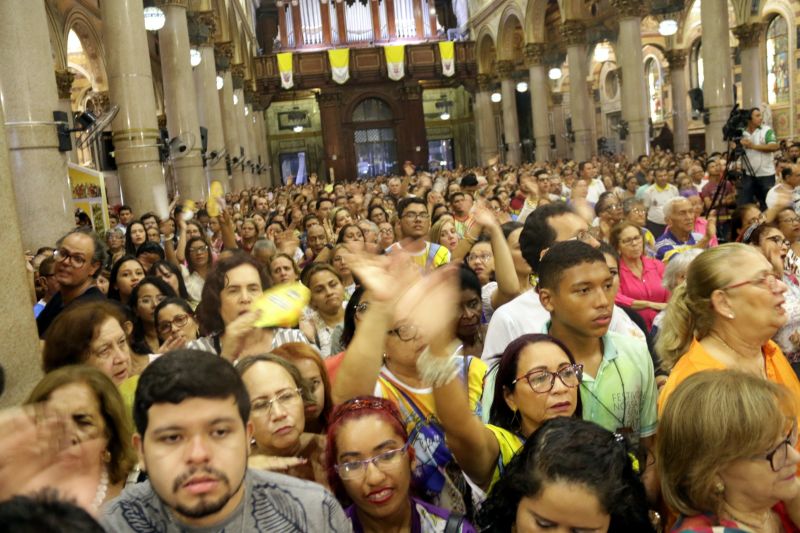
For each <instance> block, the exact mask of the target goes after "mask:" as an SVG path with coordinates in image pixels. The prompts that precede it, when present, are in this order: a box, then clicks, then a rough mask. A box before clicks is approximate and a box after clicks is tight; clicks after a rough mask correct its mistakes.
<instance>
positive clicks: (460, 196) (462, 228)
mask: <svg viewBox="0 0 800 533" xmlns="http://www.w3.org/2000/svg"><path fill="white" fill-rule="evenodd" d="M449 200H450V206H451V208H452V209H453V218H454V219H455V221H456V233H458V236H459V238H462V239H463V238H464V235H465V234H466V233H467V230H468V229H469V227H470V226H471V225H472V217H470V215H469V212H470V210H471V209H472V202H473V200H472V196H470V195H469V194H467V193H465V192H463V191H457V192H454V193H453V194H451V195H450V198H449Z"/></svg>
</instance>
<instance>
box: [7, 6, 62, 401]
mask: <svg viewBox="0 0 800 533" xmlns="http://www.w3.org/2000/svg"><path fill="white" fill-rule="evenodd" d="M42 8H44V4H42ZM2 10H3V8H2V6H0V12H2ZM0 24H2V23H0ZM42 29H43V30H44V32H45V33H47V27H46V26H45V27H43V28H42ZM50 68H52V65H50ZM3 88H5V86H3ZM4 95H5V93H4ZM4 123H5V119H4V116H3V108H2V107H0V203H2V205H4V206H5V208H4V209H3V216H2V224H3V230H2V231H0V250H3V253H4V255H5V265H4V268H3V269H0V307H2V309H5V310H6V312H4V313H0V343H2V345H3V356H2V358H0V359H2V366H3V370H4V372H5V384H6V386H5V392H3V393H2V395H0V407H2V408H5V407H13V406H16V405H19V404H20V403H22V402H23V401H24V400H25V398H26V397H27V396H28V394H30V392H31V389H32V388H33V387H34V385H36V383H37V382H38V381H39V379H40V378H41V376H42V369H41V366H40V365H39V360H40V358H41V356H40V348H39V335H38V333H37V332H36V320H35V319H34V318H33V313H32V312H30V309H31V308H32V306H33V298H32V297H33V294H32V292H31V290H30V281H29V279H28V271H27V270H26V268H25V254H24V248H23V241H22V238H21V236H22V234H23V232H22V227H21V224H20V223H21V220H20V219H19V217H18V216H17V202H18V200H19V198H18V197H17V196H18V195H17V194H15V189H17V184H16V183H15V179H16V178H15V176H14V173H13V172H12V169H11V164H12V163H11V159H12V158H13V157H15V156H16V154H14V152H13V151H12V150H10V146H9V145H10V141H11V140H12V137H11V136H10V135H9V136H8V137H6V134H7V131H6V128H5V126H4ZM29 200H32V199H31V198H29ZM39 207H40V208H44V207H46V206H44V205H42V204H39ZM48 216H50V214H49V213H44V212H41V213H40V216H39V219H38V221H37V224H40V225H43V226H45V225H47V224H44V222H45V220H46V219H47V217H48ZM25 248H29V247H28V246H27V245H26V246H25ZM31 248H32V247H31ZM23 308H24V309H23ZM14 310H19V311H20V312H15V311H14ZM22 311H27V312H22Z"/></svg>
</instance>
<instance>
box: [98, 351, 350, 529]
mask: <svg viewBox="0 0 800 533" xmlns="http://www.w3.org/2000/svg"><path fill="white" fill-rule="evenodd" d="M249 415H250V398H249V396H248V394H247V390H246V389H245V386H244V383H243V382H242V379H241V378H240V377H239V375H238V374H237V373H236V370H235V369H234V368H233V366H232V365H231V364H230V363H228V362H227V361H226V360H224V359H222V358H220V357H218V356H216V355H212V354H208V353H205V352H200V351H196V350H179V351H175V352H172V353H169V354H167V355H164V356H162V357H160V358H159V359H157V360H156V361H154V362H153V363H152V364H150V365H149V366H148V367H147V368H146V369H145V371H144V372H143V373H142V375H141V378H140V380H139V385H138V387H137V389H136V399H135V402H134V412H133V418H134V421H135V424H136V434H135V435H134V437H133V442H134V446H135V447H136V450H137V453H138V455H139V461H140V464H141V465H142V467H143V469H144V470H145V471H146V472H147V474H148V480H147V481H145V482H142V483H138V484H136V485H133V486H131V487H130V488H128V489H127V490H125V491H124V492H123V493H122V494H121V495H120V496H119V497H118V498H117V499H115V500H113V501H112V502H110V503H109V505H108V506H107V508H106V512H105V517H104V522H105V525H106V526H107V527H108V529H109V530H110V531H115V532H118V533H124V532H127V531H131V532H137V533H139V532H141V531H145V530H147V531H164V532H173V531H174V532H178V531H186V530H189V529H192V530H193V529H202V528H209V527H212V526H213V528H214V529H215V530H219V531H221V530H225V531H330V532H343V533H344V532H347V531H350V529H351V528H350V522H349V521H348V520H347V518H346V517H345V515H344V512H343V511H342V508H341V507H340V506H339V503H338V502H337V501H336V499H335V498H334V497H333V495H332V494H330V493H329V492H328V491H326V490H325V489H324V488H322V486H320V485H318V484H316V483H311V482H308V481H303V480H300V479H297V478H294V477H288V476H284V475H281V474H274V473H270V472H268V471H263V470H250V469H248V468H247V459H248V455H249V449H250V439H251V438H252V436H253V425H252V423H251V422H248V417H249Z"/></svg>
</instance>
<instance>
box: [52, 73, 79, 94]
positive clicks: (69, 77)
mask: <svg viewBox="0 0 800 533" xmlns="http://www.w3.org/2000/svg"><path fill="white" fill-rule="evenodd" d="M74 80H75V74H74V73H72V72H70V71H69V70H56V86H57V87H58V99H59V100H69V99H70V98H71V97H72V82H73V81H74Z"/></svg>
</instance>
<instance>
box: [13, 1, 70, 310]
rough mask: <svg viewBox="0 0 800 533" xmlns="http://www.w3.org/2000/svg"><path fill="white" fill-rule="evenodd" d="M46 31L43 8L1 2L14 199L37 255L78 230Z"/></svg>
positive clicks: (39, 4)
mask: <svg viewBox="0 0 800 533" xmlns="http://www.w3.org/2000/svg"><path fill="white" fill-rule="evenodd" d="M47 27H48V25H47V15H46V14H45V7H44V2H26V1H25V0H5V1H3V2H0V50H3V52H2V53H0V72H2V75H1V76H0V105H2V107H3V111H4V113H5V117H6V118H5V119H6V121H7V122H6V135H7V136H8V149H9V150H10V153H9V157H10V161H11V172H12V176H13V180H14V192H13V193H10V194H9V199H12V198H13V199H15V200H16V206H17V207H16V209H17V212H18V213H19V218H20V222H21V227H22V243H23V245H24V246H25V248H26V249H33V250H36V249H37V248H38V247H39V246H45V245H47V246H52V245H54V244H55V242H56V240H57V239H58V238H59V237H60V236H61V235H63V234H64V233H65V231H66V230H67V229H69V228H71V227H72V226H74V225H75V219H74V217H73V207H72V194H71V192H70V190H69V182H68V181H67V156H66V154H65V153H62V152H59V151H58V135H57V133H56V125H55V124H54V121H53V111H57V110H58V109H59V105H58V92H57V91H56V79H55V77H54V76H53V57H52V55H51V52H50V35H49V33H48V30H47ZM6 205H9V204H6ZM10 205H13V204H10ZM7 231H8V230H7V229H6V228H5V227H4V228H3V230H2V232H3V233H5V232H7ZM9 309H10V308H9Z"/></svg>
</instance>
